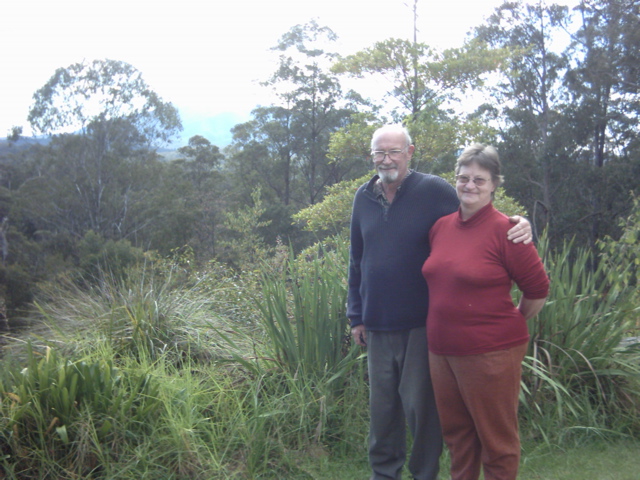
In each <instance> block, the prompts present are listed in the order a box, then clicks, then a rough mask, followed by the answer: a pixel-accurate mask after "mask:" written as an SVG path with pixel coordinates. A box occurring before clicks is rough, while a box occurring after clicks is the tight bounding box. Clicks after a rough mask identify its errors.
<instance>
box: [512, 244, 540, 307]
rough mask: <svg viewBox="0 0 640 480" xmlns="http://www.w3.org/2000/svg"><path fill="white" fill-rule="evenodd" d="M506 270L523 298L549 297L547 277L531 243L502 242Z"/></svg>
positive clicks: (536, 251)
mask: <svg viewBox="0 0 640 480" xmlns="http://www.w3.org/2000/svg"><path fill="white" fill-rule="evenodd" d="M503 245H504V247H505V249H506V265H505V266H506V269H507V271H508V272H509V276H510V277H511V278H512V279H513V281H514V282H515V283H516V285H518V288H519V289H520V290H521V291H522V294H523V296H524V297H525V298H528V299H530V300H537V299H542V298H546V297H547V296H548V295H549V284H550V282H549V276H548V275H547V272H546V270H545V268H544V265H543V263H542V260H541V259H540V256H539V255H538V250H537V249H536V247H535V245H534V244H533V243H530V244H528V245H524V244H522V243H518V244H514V243H513V242H510V241H508V240H503Z"/></svg>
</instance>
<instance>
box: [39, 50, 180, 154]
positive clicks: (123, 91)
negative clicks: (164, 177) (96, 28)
mask: <svg viewBox="0 0 640 480" xmlns="http://www.w3.org/2000/svg"><path fill="white" fill-rule="evenodd" d="M33 98H34V104H33V106H32V107H31V109H30V111H29V116H28V121H29V123H30V124H31V127H32V128H33V130H34V131H35V132H40V133H47V134H50V133H59V132H67V133H68V132H78V131H80V132H85V131H86V129H87V128H89V126H90V125H92V124H96V123H104V122H107V123H106V124H108V125H109V124H111V125H112V124H113V123H109V122H111V121H113V120H119V121H126V122H127V123H129V124H130V125H131V126H132V127H133V128H134V131H135V134H136V135H137V138H138V139H140V140H141V141H145V142H149V143H153V142H155V141H161V142H167V141H169V140H170V139H171V138H172V137H173V136H174V135H175V134H177V133H178V132H180V131H181V130H182V124H181V122H180V117H179V115H178V111H177V110H176V108H175V107H174V106H173V105H171V103H166V102H164V101H162V99H161V98H160V97H159V96H158V94H157V93H155V92H154V91H153V90H151V88H150V87H149V85H147V83H146V82H145V81H144V80H143V78H142V74H141V73H140V72H139V71H138V70H137V69H135V68H134V67H133V66H132V65H130V64H128V63H125V62H121V61H116V60H94V61H92V62H90V63H84V62H83V63H75V64H73V65H70V66H68V67H67V68H59V69H57V70H56V71H55V73H54V74H53V76H52V77H51V78H50V79H49V81H48V82H47V83H46V84H45V85H44V86H43V87H42V88H40V89H39V90H38V91H37V92H36V93H35V94H34V96H33Z"/></svg>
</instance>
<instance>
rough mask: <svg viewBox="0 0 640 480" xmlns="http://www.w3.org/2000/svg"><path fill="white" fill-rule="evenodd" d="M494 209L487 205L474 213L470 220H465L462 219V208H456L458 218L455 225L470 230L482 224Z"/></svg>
mask: <svg viewBox="0 0 640 480" xmlns="http://www.w3.org/2000/svg"><path fill="white" fill-rule="evenodd" d="M494 211H495V208H494V207H493V203H491V202H490V203H489V204H487V205H485V206H484V207H482V208H481V209H480V210H478V211H477V212H476V213H474V214H473V215H472V216H471V218H469V219H467V220H463V219H462V207H458V216H457V218H456V220H457V221H456V224H457V225H458V226H459V227H462V228H471V227H474V226H476V225H479V224H480V223H482V222H484V221H485V220H486V219H487V218H488V217H490V216H491V215H492V214H493V212H494Z"/></svg>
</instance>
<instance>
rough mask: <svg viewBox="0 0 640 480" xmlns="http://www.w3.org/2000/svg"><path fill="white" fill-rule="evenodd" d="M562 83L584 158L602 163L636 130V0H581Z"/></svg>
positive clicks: (619, 152)
mask: <svg viewBox="0 0 640 480" xmlns="http://www.w3.org/2000/svg"><path fill="white" fill-rule="evenodd" d="M576 10H577V13H578V14H579V20H580V21H581V24H580V26H579V29H578V31H577V32H576V34H575V35H574V37H573V42H572V44H571V49H570V51H571V54H572V58H573V59H574V61H573V62H572V68H571V70H570V72H569V75H568V76H567V84H568V86H569V87H570V89H571V92H572V95H573V102H574V104H575V105H576V108H575V113H574V118H575V122H576V127H577V128H576V130H577V132H578V135H577V141H578V144H579V147H580V149H581V150H582V151H583V152H584V156H585V157H586V159H587V161H588V162H589V163H591V164H592V165H594V166H596V167H603V166H604V165H605V163H606V162H607V161H609V160H612V159H615V158H616V157H617V158H619V157H621V156H624V155H625V154H627V153H628V151H629V148H630V147H631V148H632V147H633V145H634V144H637V142H638V138H639V136H640V134H639V132H638V128H637V125H638V119H639V117H640V94H639V92H640V69H639V67H638V66H639V65H640V1H639V0H583V1H581V2H580V4H579V5H578V6H577V7H576Z"/></svg>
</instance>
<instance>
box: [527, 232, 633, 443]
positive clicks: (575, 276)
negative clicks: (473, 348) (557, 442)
mask: <svg viewBox="0 0 640 480" xmlns="http://www.w3.org/2000/svg"><path fill="white" fill-rule="evenodd" d="M540 249H541V252H542V253H541V255H542V256H543V257H544V258H545V264H546V267H547V269H548V271H549V276H550V279H551V291H550V295H549V299H548V302H547V305H546V306H545V308H544V309H543V310H542V312H541V313H540V314H539V315H538V316H537V317H536V318H535V319H533V320H532V321H531V323H530V327H529V330H530V334H531V351H530V357H529V358H528V359H527V361H526V362H525V366H526V368H525V371H526V374H525V391H526V392H527V394H526V395H525V399H524V407H525V408H524V411H525V415H526V417H527V421H528V422H529V425H530V426H532V427H533V429H534V431H535V432H536V433H537V434H538V435H541V436H542V438H545V439H547V440H548V439H549V437H550V436H551V433H550V432H548V429H549V427H550V425H554V427H555V430H554V432H553V435H555V436H560V437H562V436H564V435H567V434H569V433H572V431H573V429H575V427H576V426H587V425H588V426H590V427H592V428H595V429H598V430H602V431H607V430H609V429H611V430H615V431H623V432H627V431H633V430H634V429H637V428H638V425H637V408H638V407H639V404H638V403H637V400H634V399H633V398H634V397H635V396H636V395H637V393H638V391H639V390H638V388H639V387H640V384H638V375H640V367H639V365H640V364H639V363H638V358H639V357H638V352H637V349H633V348H630V349H628V350H627V349H626V348H625V347H624V343H623V339H624V338H625V337H626V336H629V335H630V333H631V332H632V331H633V329H634V327H635V323H634V320H635V315H637V307H634V306H633V305H630V303H629V297H630V295H631V294H632V293H633V291H634V288H633V287H631V286H628V285H621V284H619V283H617V282H614V283H612V282H611V281H610V280H609V276H608V273H609V268H610V266H608V265H607V264H606V263H605V262H600V263H599V264H598V265H597V266H595V267H594V264H595V258H594V255H593V253H592V252H591V251H589V250H587V249H585V248H581V247H574V246H573V245H572V244H570V243H568V244H565V246H564V248H562V249H561V250H559V251H558V252H552V251H550V250H548V243H547V240H546V238H543V240H542V241H541V246H540Z"/></svg>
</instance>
